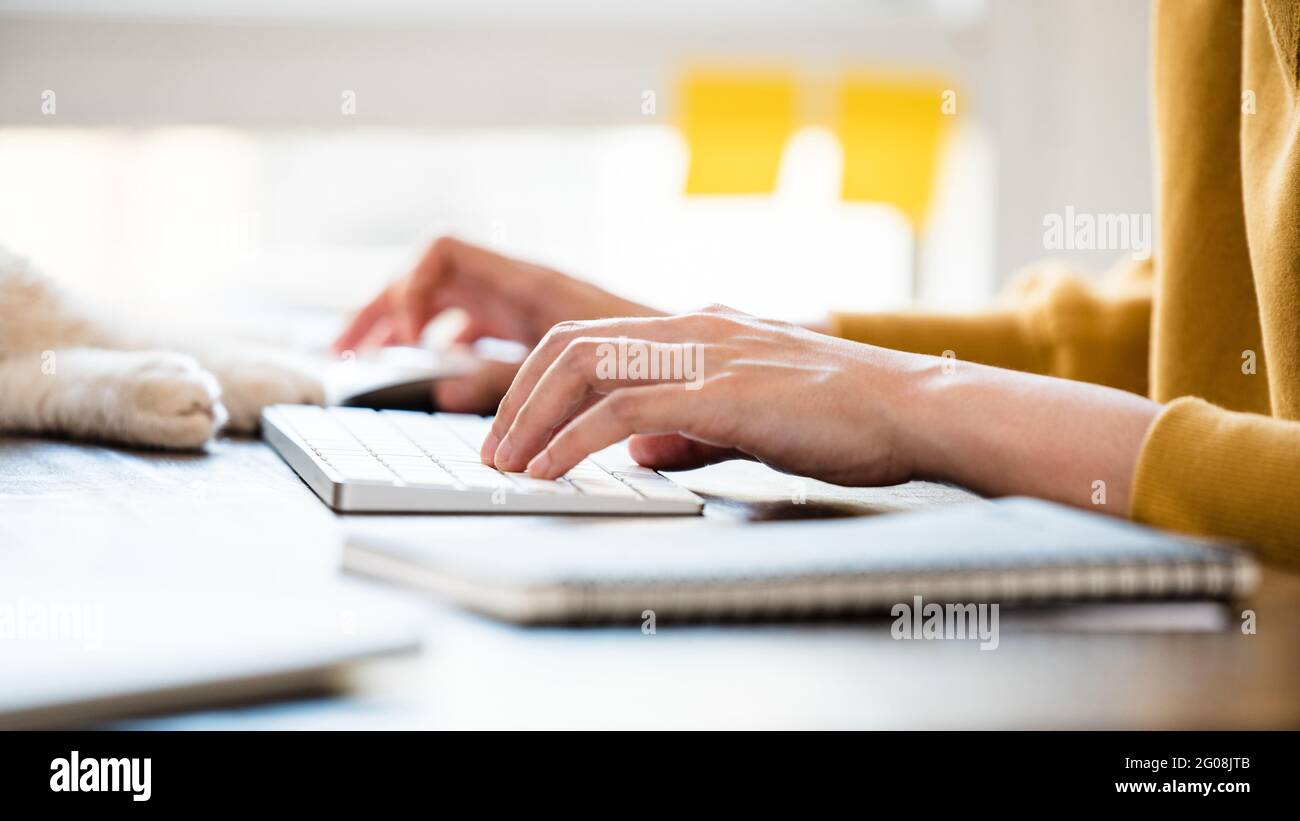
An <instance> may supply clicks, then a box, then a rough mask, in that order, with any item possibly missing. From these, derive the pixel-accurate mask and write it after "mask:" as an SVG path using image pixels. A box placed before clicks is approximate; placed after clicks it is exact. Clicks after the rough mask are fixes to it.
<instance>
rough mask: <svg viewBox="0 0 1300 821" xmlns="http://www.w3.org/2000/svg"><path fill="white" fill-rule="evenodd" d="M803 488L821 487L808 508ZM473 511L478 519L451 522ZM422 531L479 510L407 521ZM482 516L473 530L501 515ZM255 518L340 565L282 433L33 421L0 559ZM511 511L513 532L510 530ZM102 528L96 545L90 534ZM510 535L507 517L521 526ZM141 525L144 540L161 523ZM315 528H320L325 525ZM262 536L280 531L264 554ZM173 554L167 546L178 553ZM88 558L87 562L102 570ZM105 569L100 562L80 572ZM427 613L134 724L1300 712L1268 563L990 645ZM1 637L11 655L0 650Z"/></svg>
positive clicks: (1107, 717) (331, 524)
mask: <svg viewBox="0 0 1300 821" xmlns="http://www.w3.org/2000/svg"><path fill="white" fill-rule="evenodd" d="M681 481H682V482H683V483H684V484H686V485H687V486H690V487H692V488H693V489H696V490H699V491H702V492H705V493H710V494H717V496H716V499H715V501H714V502H712V503H711V504H710V507H709V515H708V516H707V517H705V518H703V519H701V520H700V523H701V526H708V524H709V522H710V520H712V519H717V518H719V517H723V518H741V519H760V518H786V517H803V516H822V515H848V514H872V513H883V512H889V511H896V510H907V509H915V508H919V507H925V506H929V505H936V504H949V503H953V502H958V501H966V500H969V499H970V498H971V497H970V496H969V495H968V494H966V493H964V492H963V491H960V490H957V489H954V488H948V487H944V486H942V485H934V484H926V483H913V484H909V485H904V486H900V487H897V488H883V489H869V490H868V489H863V490H857V489H854V490H850V489H845V488H838V487H832V486H829V485H824V484H821V483H817V482H808V483H806V484H804V485H801V486H798V488H796V486H795V485H793V484H792V483H793V481H794V480H792V479H790V478H789V477H784V476H780V475H779V474H775V473H771V472H768V471H766V470H765V469H762V468H759V467H757V466H754V465H730V466H720V467H715V468H709V469H706V470H703V471H696V472H693V473H691V474H687V475H684V476H683V477H681ZM796 490H798V491H799V492H802V493H803V494H806V502H805V503H804V504H795V503H794V502H793V498H794V497H795V496H797V495H798V493H796ZM457 519H462V521H454V520H457ZM405 522H406V524H405V525H404V526H409V527H411V528H412V529H413V532H418V533H420V534H422V535H423V536H425V537H433V538H436V535H437V533H438V531H439V528H451V527H459V526H463V524H464V523H463V517H436V516H432V517H426V516H419V517H405ZM499 522H500V520H499V519H494V518H493V517H478V520H477V522H476V525H475V526H481V527H498V526H502V525H501V524H500V523H499ZM250 523H252V525H253V526H255V527H256V532H257V533H258V539H259V544H264V545H268V546H276V545H284V556H285V561H286V562H295V561H301V562H302V563H303V564H304V566H305V567H307V566H309V567H307V570H305V571H304V572H312V573H316V572H320V568H321V567H322V566H324V567H325V568H326V570H327V571H328V569H329V566H330V563H332V562H334V561H336V560H337V556H336V555H334V554H333V553H332V552H331V550H329V549H326V548H324V547H321V548H320V549H319V550H318V549H317V545H318V543H319V540H320V539H321V538H322V537H321V536H320V535H319V534H322V533H332V532H334V531H335V530H337V529H338V528H339V526H340V525H342V526H343V527H344V528H346V526H347V525H348V520H347V517H335V516H333V514H331V513H329V511H327V510H326V509H325V507H324V506H323V505H321V504H320V503H319V501H318V500H317V499H316V497H315V496H314V495H313V494H312V493H311V492H310V491H309V490H308V489H307V488H306V487H305V486H304V485H303V484H302V483H301V482H300V481H299V480H298V479H297V477H296V476H295V475H294V474H293V472H292V471H291V470H289V469H288V467H286V466H285V465H284V464H283V463H282V462H281V461H280V460H279V459H278V458H277V457H276V456H275V454H274V453H272V452H271V451H270V450H269V449H267V448H266V447H265V446H264V445H262V444H261V443H258V442H255V441H248V440H236V439H224V440H222V441H220V442H219V443H217V444H216V445H214V446H213V447H212V448H211V450H210V451H209V452H208V453H206V454H196V455H176V454H161V453H148V452H140V451H131V450H124V449H119V448H113V447H105V446H98V445H87V444H77V443H71V442H63V441H57V440H43V439H35V438H14V437H9V438H4V439H0V566H6V567H8V568H9V570H7V571H5V572H23V568H24V567H26V566H28V564H25V563H24V562H28V563H30V562H31V561H33V560H36V559H39V560H40V561H44V562H47V563H49V562H53V563H58V562H65V563H68V565H69V566H73V565H75V566H77V567H81V568H82V570H83V572H93V566H94V563H95V562H99V561H112V560H113V558H114V551H115V546H120V547H121V549H122V550H123V552H124V553H126V552H128V551H127V549H126V548H127V546H131V548H133V550H134V552H133V553H132V555H133V556H135V558H134V559H133V560H139V545H140V544H141V542H148V541H149V540H150V539H153V540H157V537H158V536H159V534H163V535H166V534H177V540H178V541H183V538H182V537H183V534H186V533H189V532H193V531H194V530H195V529H196V528H201V529H203V530H204V531H205V532H206V533H207V534H208V535H209V536H210V535H211V534H212V531H214V530H216V531H220V530H221V529H222V528H223V527H225V526H228V525H229V526H232V527H233V526H234V525H236V524H237V525H238V528H236V529H234V530H232V531H231V532H232V534H235V535H234V536H232V538H239V536H238V534H247V533H249V532H251V531H250ZM517 523H518V522H517V520H516V521H515V522H514V523H513V524H512V525H511V529H513V528H514V527H515V526H517ZM90 532H93V533H94V536H95V538H94V539H93V545H94V548H93V551H92V550H91V549H89V548H87V547H86V544H87V540H86V539H84V538H81V536H82V535H84V534H86V533H90ZM504 532H505V531H503V533H504ZM146 535H147V536H148V538H145V537H146ZM309 535H310V538H308V536H309ZM268 549H269V548H268ZM202 558H204V557H197V558H196V557H189V558H187V559H185V560H181V559H179V558H178V552H177V551H171V552H169V553H168V554H167V555H162V554H160V555H159V556H158V561H160V562H172V563H175V564H177V572H185V567H184V564H185V561H191V562H193V561H196V560H199V561H198V565H199V566H200V567H201V565H202V561H201V559H202ZM87 563H89V564H87ZM87 566H89V567H91V568H92V569H91V570H90V571H86V570H85V568H86V567H87ZM391 595H393V596H395V597H402V598H406V599H409V600H411V601H413V602H415V603H416V606H417V607H418V608H420V609H421V611H422V612H423V613H424V614H425V616H427V634H426V641H425V643H424V648H423V650H421V651H420V652H418V653H412V654H407V655H402V656H397V657H392V658H389V659H384V660H379V661H374V662H370V663H367V664H363V665H358V666H356V667H354V668H351V669H349V670H348V671H346V672H345V673H343V674H342V675H341V676H340V677H339V678H338V679H337V681H336V682H335V686H334V687H333V688H331V689H329V690H327V691H324V692H319V693H304V694H302V695H300V696H295V697H291V698H281V699H276V700H271V701H263V702H252V703H240V704H227V705H212V706H210V707H206V708H204V709H193V710H188V711H186V712H181V713H172V714H162V715H152V716H146V717H135V718H131V719H126V720H122V721H120V722H118V723H115V724H114V726H126V727H139V728H144V727H184V728H190V727H193V728H368V727H373V728H385V729H387V728H480V727H487V728H507V727H522V728H565V727H573V728H599V727H652V728H693V727H707V728H740V727H775V728H799V727H807V728H841V727H843V728H904V727H921V728H937V727H962V728H1020V727H1140V728H1182V727H1212V728H1226V727H1241V728H1273V727H1297V726H1300V641H1298V640H1297V637H1298V636H1300V576H1297V575H1295V574H1293V573H1289V572H1284V571H1282V570H1278V569H1272V568H1267V569H1266V570H1265V572H1264V574H1263V580H1262V584H1261V587H1260V589H1259V591H1258V592H1257V593H1256V594H1255V595H1254V596H1252V597H1251V598H1250V600H1248V601H1246V602H1244V603H1243V604H1242V605H1241V606H1242V607H1248V608H1251V609H1253V610H1254V611H1255V613H1256V616H1257V625H1258V632H1257V633H1256V634H1255V635H1244V634H1243V633H1242V631H1241V630H1240V629H1239V625H1240V618H1239V613H1238V612H1237V611H1236V610H1235V609H1234V610H1229V609H1228V608H1227V607H1224V606H1218V605H1211V604H1199V603H1193V604H1182V605H1170V604H1157V605H1143V606H1122V607H1121V606H1096V607H1090V608H1069V609H1061V610H1056V611H1048V612H1035V613H1010V614H1008V613H1005V612H1004V614H1003V618H1002V625H1001V626H1002V637H1001V642H1000V645H999V647H998V649H997V650H995V651H991V652H982V651H981V650H979V648H978V646H977V645H976V644H975V643H972V642H923V641H912V642H908V641H901V642H900V641H895V640H893V639H892V638H891V636H890V631H889V621H888V620H887V619H884V620H881V619H865V620H859V621H838V622H808V623H784V624H730V625H713V626H709V625H690V626H685V625H682V626H673V625H662V626H660V627H659V628H658V629H657V630H656V632H655V633H654V634H653V635H645V634H643V633H642V631H641V630H640V629H639V628H638V627H637V626H629V627H598V628H527V627H517V626H512V625H507V624H501V623H497V622H493V621H491V620H488V619H485V618H482V617H479V616H475V615H472V614H467V613H463V612H460V611H457V610H456V609H454V608H451V607H449V606H447V605H445V604H442V603H439V602H436V601H433V600H430V599H427V598H425V597H423V596H421V595H419V594H414V593H410V592H407V591H400V590H396V589H394V590H393V591H392V594H391ZM0 654H3V648H2V647H0Z"/></svg>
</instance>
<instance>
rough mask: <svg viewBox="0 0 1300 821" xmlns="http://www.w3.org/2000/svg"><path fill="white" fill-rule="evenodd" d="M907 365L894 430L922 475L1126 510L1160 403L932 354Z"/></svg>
mask: <svg viewBox="0 0 1300 821" xmlns="http://www.w3.org/2000/svg"><path fill="white" fill-rule="evenodd" d="M905 370H906V374H907V375H906V377H905V378H904V380H903V387H902V388H901V390H902V392H903V394H904V397H903V399H902V404H901V408H902V418H900V420H899V421H898V425H899V427H898V428H897V429H898V430H900V431H901V435H902V436H903V438H904V446H903V447H904V452H906V453H909V454H911V456H912V460H913V462H912V464H913V472H914V474H915V475H917V476H918V478H933V479H940V480H945V481H951V482H955V483H958V484H961V485H963V486H965V487H969V488H971V489H973V490H976V491H979V492H981V493H985V494H988V495H991V496H1006V495H1028V496H1037V497H1040V498H1045V499H1051V500H1054V501H1058V502H1063V503H1066V504H1071V505H1075V506H1078V507H1084V508H1090V509H1096V510H1099V511H1102V512H1105V513H1110V514H1112V515H1115V516H1127V514H1128V509H1129V498H1130V493H1131V489H1132V485H1133V472H1134V468H1135V466H1136V464H1137V457H1138V451H1139V449H1140V448H1141V445H1142V440H1143V437H1144V436H1145V434H1146V431H1147V429H1148V428H1149V427H1150V425H1151V423H1152V421H1153V420H1154V419H1155V416H1156V413H1157V411H1158V410H1159V408H1160V406H1159V405H1158V404H1156V403H1155V402H1152V401H1150V400H1148V399H1145V398H1143V397H1140V396H1137V395H1135V394H1132V393H1129V392H1126V391H1121V390H1115V389H1113V388H1106V387H1102V386H1099V385H1092V384H1087V383H1083V382H1074V381H1069V380H1065V379H1056V378H1052V377H1045V376H1036V375H1032V374H1025V373H1018V372H1015V371H1009V370H1004V369H1000V368H992V367H987V366H983V365H976V364H973V363H968V362H961V361H956V360H945V359H942V358H936V357H915V358H912V359H911V360H910V361H909V363H908V364H907V365H906V366H905Z"/></svg>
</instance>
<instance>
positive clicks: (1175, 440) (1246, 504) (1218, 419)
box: [1129, 397, 1300, 563]
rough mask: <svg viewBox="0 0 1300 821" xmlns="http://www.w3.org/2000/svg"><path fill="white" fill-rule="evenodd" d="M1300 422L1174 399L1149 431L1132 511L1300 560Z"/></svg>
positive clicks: (1154, 521)
mask: <svg viewBox="0 0 1300 821" xmlns="http://www.w3.org/2000/svg"><path fill="white" fill-rule="evenodd" d="M1297 488H1300V422H1294V421H1286V420H1281V419H1274V418H1272V417H1269V416H1263V415H1260V414H1253V413H1238V412H1235V411H1228V410H1224V409H1222V408H1219V407H1216V406H1214V405H1211V404H1209V403H1208V402H1205V401H1202V400H1200V399H1195V398H1191V397H1186V398H1183V399H1175V400H1174V401H1173V402H1170V403H1169V404H1168V405H1166V406H1165V407H1164V409H1162V410H1161V412H1160V415H1159V416H1157V417H1156V421H1155V422H1154V423H1153V424H1152V426H1151V428H1150V429H1149V430H1148V431H1147V435H1146V441H1145V442H1144V443H1143V445H1142V450H1141V453H1140V454H1139V455H1138V464H1137V470H1136V473H1135V474H1134V477H1133V495H1132V501H1131V503H1130V511H1129V514H1130V516H1131V517H1132V518H1133V519H1134V520H1136V521H1139V522H1143V523H1145V524H1149V525H1154V526H1156V527H1164V528H1169V529H1172V530H1181V531H1185V532H1188V533H1198V534H1202V535H1212V536H1221V537H1227V538H1231V539H1238V540H1241V541H1243V542H1246V543H1249V544H1252V545H1254V546H1255V547H1256V548H1258V549H1259V552H1260V554H1261V555H1262V556H1264V557H1265V558H1268V559H1273V560H1280V561H1286V562H1292V563H1295V562H1300V491H1297Z"/></svg>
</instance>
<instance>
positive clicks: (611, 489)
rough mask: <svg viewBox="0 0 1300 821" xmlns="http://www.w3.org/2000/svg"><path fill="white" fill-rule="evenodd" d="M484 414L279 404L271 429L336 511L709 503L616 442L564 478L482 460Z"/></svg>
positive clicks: (677, 509) (269, 435) (675, 508)
mask: <svg viewBox="0 0 1300 821" xmlns="http://www.w3.org/2000/svg"><path fill="white" fill-rule="evenodd" d="M491 423H492V420H491V419H488V418H484V417H482V416H467V415H463V414H454V413H434V414H429V413H416V412H411V411H372V410H367V409H364V408H319V407H315V406H313V405H274V406H272V407H269V408H266V409H265V410H264V411H262V435H263V438H265V439H266V441H267V442H268V443H269V444H270V445H271V447H273V448H274V449H275V450H276V452H277V453H279V454H280V456H281V457H283V458H284V460H285V461H286V462H288V463H289V465H290V466H291V467H292V468H293V469H294V470H295V471H297V473H298V475H299V476H301V477H302V479H303V481H304V482H306V483H307V485H308V486H309V487H311V489H312V490H314V491H315V492H316V495H318V496H320V498H321V499H322V500H323V501H324V502H325V504H327V505H329V506H330V507H332V508H333V509H335V510H339V511H352V512H427V513H621V514H695V513H699V512H700V510H701V508H702V506H703V501H702V500H701V499H700V497H698V496H696V495H695V494H694V493H692V492H690V491H689V490H686V489H685V488H683V487H681V486H680V485H678V484H676V483H674V482H673V481H672V480H671V479H669V478H667V477H666V476H663V475H662V474H660V473H656V472H655V471H653V470H650V469H649V468H644V467H641V466H640V465H637V464H635V463H634V462H632V461H631V459H630V458H629V457H628V456H627V452H626V449H624V448H623V447H622V446H615V447H614V448H610V449H608V450H606V451H602V452H601V453H598V454H594V455H592V456H591V457H589V458H587V459H585V460H584V461H583V462H582V463H581V464H579V465H578V466H577V467H575V468H574V469H573V470H571V471H569V472H568V474H566V475H565V476H563V477H561V478H560V479H556V480H547V479H534V478H532V477H529V476H526V475H524V474H520V473H504V472H502V471H499V470H497V469H495V468H492V467H488V466H487V465H484V464H483V463H482V462H481V461H480V460H479V447H480V445H481V444H482V442H483V439H484V437H486V436H487V432H488V428H489V426H490V425H491Z"/></svg>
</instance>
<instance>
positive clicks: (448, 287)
mask: <svg viewBox="0 0 1300 821" xmlns="http://www.w3.org/2000/svg"><path fill="white" fill-rule="evenodd" d="M449 308H459V309H461V310H463V311H464V312H465V314H466V317H467V321H466V324H465V327H464V328H462V329H461V330H460V332H459V334H458V335H457V336H456V339H455V341H456V342H458V343H463V344H469V343H472V342H474V341H476V340H478V339H480V338H483V337H495V338H497V339H507V340H511V341H514V342H521V343H523V344H524V345H527V346H529V347H532V346H533V345H536V344H537V341H538V340H539V339H541V338H542V336H543V335H544V334H545V333H546V331H547V329H548V328H550V327H551V326H552V325H555V324H556V323H557V322H561V321H564V320H566V319H595V318H597V317H603V316H649V315H653V314H656V313H657V312H656V311H654V310H652V309H650V308H647V307H645V306H644V305H638V304H636V303H635V302H630V301H628V300H626V299H622V298H620V297H617V296H614V295H613V294H611V293H609V292H607V291H603V290H601V289H600V288H597V287H596V286H594V285H590V284H588V283H585V282H582V281H580V280H577V279H574V278H572V277H569V276H565V275H564V274H562V273H560V272H559V271H553V270H551V269H549V268H543V267H542V266H540V265H532V264H530V263H527V262H521V261H520V260H516V259H511V258H510V257H505V256H502V255H500V254H496V253H493V252H491V251H489V250H487V249H486V248H480V247H478V246H476V245H471V244H469V243H466V242H461V241H459V240H456V239H453V238H451V237H442V238H440V239H438V240H436V241H434V243H433V244H432V245H431V246H430V247H429V250H428V251H427V252H426V253H425V255H424V257H423V259H421V260H420V262H419V264H418V265H416V266H415V269H414V270H413V271H411V273H409V274H407V275H406V276H405V277H402V278H401V279H399V280H397V281H396V282H394V283H393V284H392V285H390V286H388V287H387V288H385V289H384V290H383V291H381V292H380V293H379V294H378V295H377V296H376V297H375V298H374V299H372V300H371V301H370V303H369V304H368V305H366V306H365V307H364V308H362V309H361V310H360V311H359V312H358V313H357V315H356V316H355V317H354V318H353V319H352V321H351V322H350V323H349V324H348V326H347V328H346V329H344V331H343V333H341V334H340V335H339V337H338V339H337V340H335V342H334V346H333V347H334V351H335V353H340V354H341V353H342V352H344V351H347V350H365V349H368V348H374V347H380V346H384V345H396V344H405V345H413V344H415V343H416V342H417V341H418V340H419V338H420V334H421V332H422V331H423V330H424V327H425V326H426V325H427V324H429V321H430V320H432V319H433V318H434V317H436V316H437V315H438V314H440V313H442V312H443V311H445V310H447V309H449ZM514 371H515V366H514V365H513V364H508V363H500V362H490V363H486V364H485V365H484V366H483V367H482V368H481V369H480V370H479V371H477V372H476V373H474V374H472V375H470V376H467V377H462V378H460V379H451V380H443V381H439V382H438V383H437V384H436V385H435V391H436V392H437V396H436V400H437V402H438V406H439V407H440V408H442V409H444V410H452V411H483V410H490V409H491V408H492V407H494V406H495V405H496V403H497V401H498V400H499V399H500V397H501V394H502V393H503V392H504V390H505V388H506V387H507V386H509V384H510V378H511V377H512V376H513V374H514Z"/></svg>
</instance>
